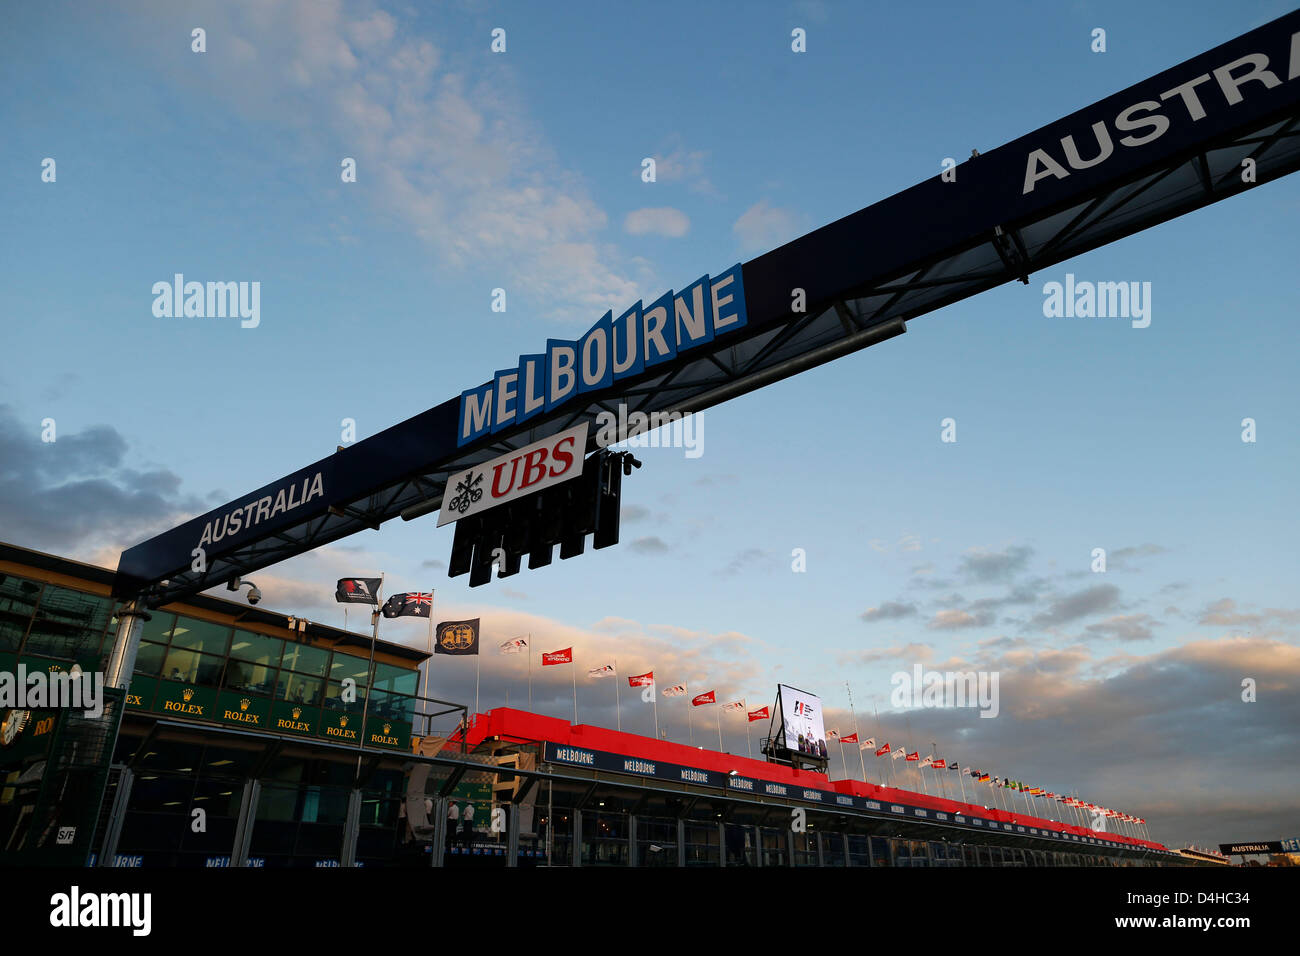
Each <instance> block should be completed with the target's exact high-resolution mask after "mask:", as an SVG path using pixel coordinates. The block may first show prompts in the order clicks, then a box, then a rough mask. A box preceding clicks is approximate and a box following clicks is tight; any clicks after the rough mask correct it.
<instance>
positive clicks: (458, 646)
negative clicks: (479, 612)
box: [433, 618, 479, 654]
mask: <svg viewBox="0 0 1300 956" xmlns="http://www.w3.org/2000/svg"><path fill="white" fill-rule="evenodd" d="M478 622H479V618H474V619H473V620H471V621H443V622H442V623H441V624H439V625H438V637H437V640H436V641H435V642H434V645H433V652H434V653H435V654H477V653H478Z"/></svg>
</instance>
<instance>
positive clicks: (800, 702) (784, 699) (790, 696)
mask: <svg viewBox="0 0 1300 956" xmlns="http://www.w3.org/2000/svg"><path fill="white" fill-rule="evenodd" d="M777 689H778V691H779V693H780V696H781V723H782V725H783V726H784V728H785V745H786V746H787V747H788V748H790V749H791V750H797V751H798V752H800V753H805V754H811V755H813V756H816V757H825V756H826V725H825V724H824V723H822V699H821V698H820V697H817V696H816V695H814V694H809V693H807V692H806V691H802V690H799V689H798V688H795V687H790V686H789V685H787V684H779V685H778V686H777Z"/></svg>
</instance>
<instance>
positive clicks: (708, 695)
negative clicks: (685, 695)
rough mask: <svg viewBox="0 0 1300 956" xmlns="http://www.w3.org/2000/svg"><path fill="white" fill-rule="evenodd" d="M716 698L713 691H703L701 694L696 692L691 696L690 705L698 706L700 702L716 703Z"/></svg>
mask: <svg viewBox="0 0 1300 956" xmlns="http://www.w3.org/2000/svg"><path fill="white" fill-rule="evenodd" d="M717 702H718V698H717V697H715V696H714V693H713V691H711V690H710V691H705V692H704V693H703V694H696V695H695V696H694V697H692V698H691V706H692V707H699V706H700V705H701V704H716V703H717Z"/></svg>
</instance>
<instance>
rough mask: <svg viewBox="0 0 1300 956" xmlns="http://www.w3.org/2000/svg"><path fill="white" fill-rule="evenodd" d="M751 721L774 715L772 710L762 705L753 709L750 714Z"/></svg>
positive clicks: (765, 718)
mask: <svg viewBox="0 0 1300 956" xmlns="http://www.w3.org/2000/svg"><path fill="white" fill-rule="evenodd" d="M748 716H749V722H750V723H751V724H752V723H753V722H754V721H756V720H767V719H769V718H770V717H771V716H772V712H771V711H770V710H768V709H767V708H766V707H760V708H759V709H758V710H751V711H750V712H749V714H748Z"/></svg>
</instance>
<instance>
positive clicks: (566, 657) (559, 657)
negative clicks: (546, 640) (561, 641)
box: [542, 647, 573, 667]
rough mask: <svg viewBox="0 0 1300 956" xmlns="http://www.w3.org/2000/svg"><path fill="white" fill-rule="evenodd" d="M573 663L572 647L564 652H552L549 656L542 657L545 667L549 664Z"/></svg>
mask: <svg viewBox="0 0 1300 956" xmlns="http://www.w3.org/2000/svg"><path fill="white" fill-rule="evenodd" d="M572 663H573V648H572V647H566V648H565V649H564V650H562V651H551V652H550V653H549V654H543V655H542V666H543V667H545V666H547V665H548V664H572Z"/></svg>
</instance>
